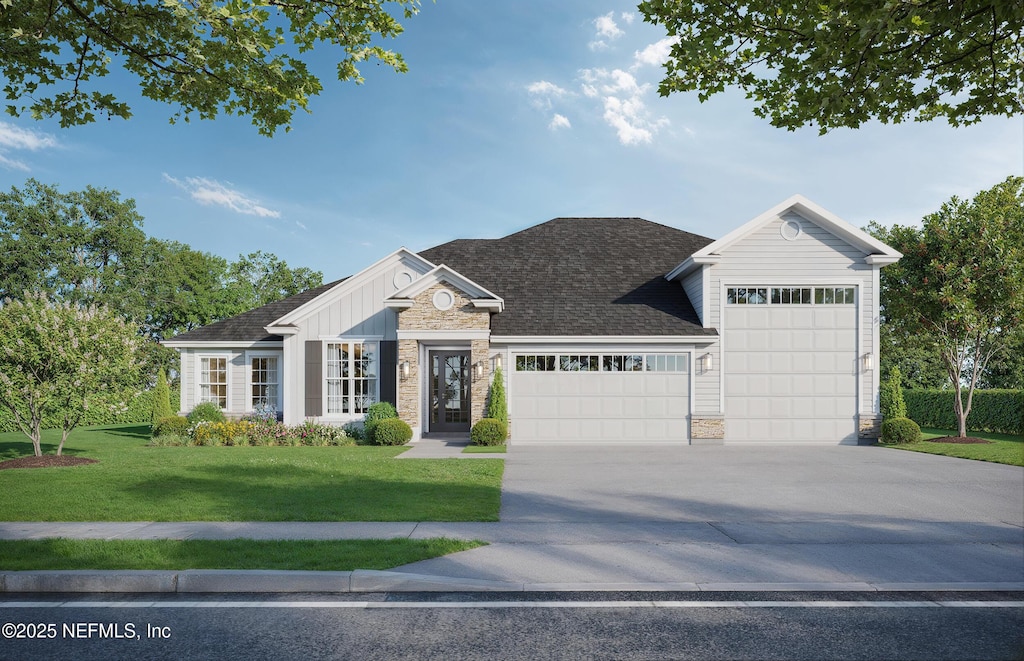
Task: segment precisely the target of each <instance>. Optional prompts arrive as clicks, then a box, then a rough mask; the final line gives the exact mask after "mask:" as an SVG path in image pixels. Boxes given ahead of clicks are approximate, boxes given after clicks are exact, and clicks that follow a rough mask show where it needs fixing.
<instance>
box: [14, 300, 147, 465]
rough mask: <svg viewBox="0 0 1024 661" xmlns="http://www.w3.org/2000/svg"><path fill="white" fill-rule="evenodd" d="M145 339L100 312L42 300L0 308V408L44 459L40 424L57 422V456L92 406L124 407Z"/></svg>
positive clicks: (133, 385)
mask: <svg viewBox="0 0 1024 661" xmlns="http://www.w3.org/2000/svg"><path fill="white" fill-rule="evenodd" d="M141 343H142V338H140V337H139V335H138V333H137V332H136V330H135V328H134V327H132V326H130V325H129V324H127V323H125V321H124V319H122V318H121V317H120V316H119V315H118V314H116V313H114V312H113V311H111V310H108V309H106V308H102V307H96V306H90V307H84V306H80V305H77V304H75V303H71V302H63V303H55V302H52V301H50V300H49V298H47V296H46V295H45V294H42V293H34V294H33V293H29V294H26V295H25V296H24V297H23V300H11V299H7V300H5V301H4V302H3V305H2V306H0V405H2V406H4V407H6V408H7V409H8V410H9V411H10V412H11V414H12V416H13V418H14V421H15V423H16V424H17V426H18V428H19V429H20V430H21V431H22V432H23V433H24V434H25V435H26V436H28V437H29V439H31V441H32V449H33V451H34V452H35V455H36V456H37V457H38V456H42V448H41V446H40V439H41V436H42V423H43V419H44V417H47V418H48V417H50V416H55V417H56V418H57V419H58V420H60V425H61V437H60V445H59V446H58V447H57V454H58V455H60V454H61V453H62V452H63V450H64V443H65V442H66V441H67V438H68V434H70V433H71V431H72V430H73V429H74V428H75V427H77V426H78V424H79V422H80V421H81V420H82V417H83V416H84V415H85V412H86V410H88V409H89V408H90V407H97V406H100V407H103V406H124V405H127V398H128V397H129V396H130V395H131V394H133V393H134V392H135V391H136V387H137V386H138V382H139V372H138V367H139V365H138V360H137V357H136V354H137V352H138V350H139V346H140V344H141Z"/></svg>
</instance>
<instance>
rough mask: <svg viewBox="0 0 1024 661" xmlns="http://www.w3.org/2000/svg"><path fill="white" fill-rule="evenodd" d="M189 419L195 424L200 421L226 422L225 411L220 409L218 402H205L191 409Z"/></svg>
mask: <svg viewBox="0 0 1024 661" xmlns="http://www.w3.org/2000/svg"><path fill="white" fill-rule="evenodd" d="M188 421H189V422H191V423H192V424H193V425H195V424H198V423H200V422H224V411H221V410H220V406H218V405H217V404H216V402H203V403H202V404H197V405H196V407H195V408H194V409H192V410H191V411H189V414H188Z"/></svg>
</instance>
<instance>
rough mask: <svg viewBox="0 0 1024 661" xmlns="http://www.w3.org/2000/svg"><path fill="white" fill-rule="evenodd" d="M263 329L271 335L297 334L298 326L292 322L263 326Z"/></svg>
mask: <svg viewBox="0 0 1024 661" xmlns="http://www.w3.org/2000/svg"><path fill="white" fill-rule="evenodd" d="M263 330H265V331H267V332H268V333H270V334H271V335H298V333H299V327H298V326H295V325H294V324H283V325H278V326H274V325H270V326H264V327H263Z"/></svg>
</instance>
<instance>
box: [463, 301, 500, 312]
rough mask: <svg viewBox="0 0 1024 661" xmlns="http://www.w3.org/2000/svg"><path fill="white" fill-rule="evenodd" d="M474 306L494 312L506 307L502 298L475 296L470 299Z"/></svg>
mask: <svg viewBox="0 0 1024 661" xmlns="http://www.w3.org/2000/svg"><path fill="white" fill-rule="evenodd" d="M470 303H472V304H473V307H475V308H480V309H481V310H490V311H492V312H501V311H502V310H504V309H505V301H503V300H502V299H500V298H474V299H470Z"/></svg>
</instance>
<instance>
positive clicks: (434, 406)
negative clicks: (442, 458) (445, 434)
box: [430, 351, 470, 431]
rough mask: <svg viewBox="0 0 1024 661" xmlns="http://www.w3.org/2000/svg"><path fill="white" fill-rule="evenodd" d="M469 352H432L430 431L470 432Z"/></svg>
mask: <svg viewBox="0 0 1024 661" xmlns="http://www.w3.org/2000/svg"><path fill="white" fill-rule="evenodd" d="M469 371H470V368H469V352H468V351H431V352H430V431H469V422H470V407H469V395H470V374H469Z"/></svg>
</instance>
